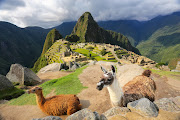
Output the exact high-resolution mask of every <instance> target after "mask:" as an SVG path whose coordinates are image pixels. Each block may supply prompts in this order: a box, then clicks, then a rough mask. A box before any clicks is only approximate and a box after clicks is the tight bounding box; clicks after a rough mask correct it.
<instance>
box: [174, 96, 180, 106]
mask: <svg viewBox="0 0 180 120" xmlns="http://www.w3.org/2000/svg"><path fill="white" fill-rule="evenodd" d="M172 101H173V102H174V103H175V104H176V105H177V106H178V107H179V108H180V96H177V97H175V98H173V99H172Z"/></svg>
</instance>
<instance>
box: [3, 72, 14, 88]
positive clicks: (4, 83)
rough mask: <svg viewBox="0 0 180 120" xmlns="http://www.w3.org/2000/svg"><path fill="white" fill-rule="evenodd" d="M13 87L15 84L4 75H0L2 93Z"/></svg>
mask: <svg viewBox="0 0 180 120" xmlns="http://www.w3.org/2000/svg"><path fill="white" fill-rule="evenodd" d="M13 87H14V86H13V84H12V83H11V82H10V81H9V80H8V79H7V78H6V77H5V76H4V75H0V91H3V90H6V89H11V88H13Z"/></svg>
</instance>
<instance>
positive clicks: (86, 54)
mask: <svg viewBox="0 0 180 120" xmlns="http://www.w3.org/2000/svg"><path fill="white" fill-rule="evenodd" d="M74 51H75V52H78V53H81V54H83V55H84V56H87V57H88V58H89V53H90V54H91V58H93V59H96V60H97V61H107V62H117V60H116V59H115V60H106V59H105V58H103V57H100V56H99V55H98V54H95V53H93V52H92V51H89V50H87V49H81V48H78V49H76V50H74ZM110 54H112V53H110Z"/></svg>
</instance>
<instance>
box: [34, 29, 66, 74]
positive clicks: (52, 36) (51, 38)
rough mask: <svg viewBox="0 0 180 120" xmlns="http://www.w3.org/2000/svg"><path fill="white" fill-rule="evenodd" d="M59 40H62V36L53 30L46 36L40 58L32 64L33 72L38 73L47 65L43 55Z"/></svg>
mask: <svg viewBox="0 0 180 120" xmlns="http://www.w3.org/2000/svg"><path fill="white" fill-rule="evenodd" d="M61 38H63V37H62V35H61V34H60V33H59V32H58V31H57V30H56V29H55V28H54V29H52V30H51V31H50V32H49V33H48V34H47V36H46V40H45V42H44V46H43V50H42V53H41V56H40V57H39V58H38V60H37V61H36V62H35V64H34V67H33V68H32V70H33V71H34V72H37V71H39V70H40V69H41V68H42V67H44V66H46V65H47V60H46V57H45V55H44V54H45V53H46V51H47V50H48V49H49V48H50V47H51V46H52V45H53V44H54V43H55V42H56V41H57V40H59V39H61Z"/></svg>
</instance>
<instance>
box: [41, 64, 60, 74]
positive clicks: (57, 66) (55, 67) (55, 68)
mask: <svg viewBox="0 0 180 120" xmlns="http://www.w3.org/2000/svg"><path fill="white" fill-rule="evenodd" d="M62 68H63V65H62V64H61V63H52V64H49V65H47V66H45V67H43V68H41V69H40V70H39V72H38V73H46V72H55V71H59V70H60V69H62Z"/></svg>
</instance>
